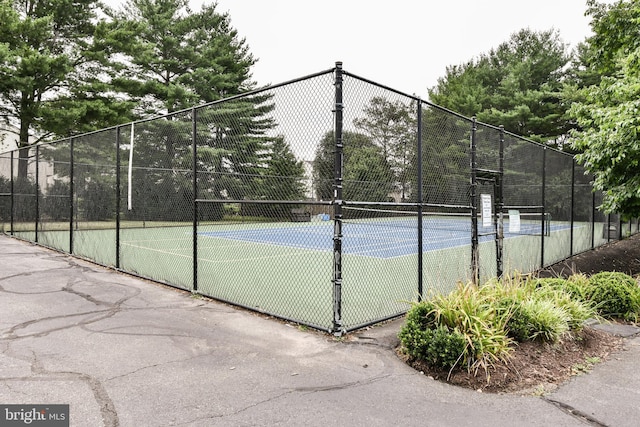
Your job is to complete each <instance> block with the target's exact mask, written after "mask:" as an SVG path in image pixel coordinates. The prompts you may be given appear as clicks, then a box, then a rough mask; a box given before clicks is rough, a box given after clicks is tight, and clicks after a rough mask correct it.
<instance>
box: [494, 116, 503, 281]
mask: <svg viewBox="0 0 640 427" xmlns="http://www.w3.org/2000/svg"><path fill="white" fill-rule="evenodd" d="M499 150H500V152H499V154H498V176H497V177H496V180H497V181H496V192H497V193H498V194H496V199H497V203H496V211H497V212H496V213H495V219H494V222H495V226H496V275H497V276H498V277H499V278H500V277H502V273H503V272H504V260H503V257H504V219H503V215H504V212H503V210H504V192H503V191H502V187H503V185H504V179H503V178H504V126H503V125H500V146H499Z"/></svg>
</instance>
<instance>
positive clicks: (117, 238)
mask: <svg viewBox="0 0 640 427" xmlns="http://www.w3.org/2000/svg"><path fill="white" fill-rule="evenodd" d="M120 129H121V128H120V126H118V127H117V128H116V268H120V197H121V193H120V161H121V160H120Z"/></svg>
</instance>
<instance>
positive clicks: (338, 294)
mask: <svg viewBox="0 0 640 427" xmlns="http://www.w3.org/2000/svg"><path fill="white" fill-rule="evenodd" d="M335 70H336V71H335V73H336V74H335V110H334V116H335V130H334V132H335V149H336V152H335V159H334V184H333V326H332V332H333V333H334V334H335V335H342V333H343V332H344V328H343V325H342V166H343V155H344V153H343V148H344V147H343V141H342V109H343V104H342V62H336V69H335Z"/></svg>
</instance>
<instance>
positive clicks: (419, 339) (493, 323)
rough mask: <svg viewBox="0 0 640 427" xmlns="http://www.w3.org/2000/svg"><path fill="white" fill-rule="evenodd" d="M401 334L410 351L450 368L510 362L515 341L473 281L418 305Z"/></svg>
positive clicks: (413, 308)
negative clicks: (513, 341)
mask: <svg viewBox="0 0 640 427" xmlns="http://www.w3.org/2000/svg"><path fill="white" fill-rule="evenodd" d="M399 337H400V341H401V343H402V346H403V348H404V349H405V351H406V353H407V354H409V355H410V356H412V357H415V358H418V359H421V360H424V361H426V362H428V363H430V364H432V365H434V366H436V367H440V368H447V369H451V368H454V367H456V366H459V367H466V368H467V369H468V370H477V369H479V368H481V367H483V368H485V369H486V368H488V367H489V366H491V365H492V364H493V363H495V362H498V361H506V360H507V359H508V355H509V352H510V344H511V340H510V339H509V337H507V335H506V333H505V332H504V325H503V324H502V323H501V322H500V318H499V317H498V316H496V311H495V309H494V306H493V304H492V303H491V301H489V300H487V299H486V298H485V297H484V296H483V295H482V294H481V293H480V292H479V291H478V288H477V287H476V286H474V285H471V284H467V285H462V284H461V285H460V286H458V288H457V289H456V290H454V291H453V292H451V293H450V294H448V295H439V296H436V297H434V298H432V299H431V300H429V301H424V302H420V303H416V304H414V305H413V307H412V308H411V310H409V313H408V314H407V320H406V323H405V325H404V326H403V327H402V329H401V331H400V334H399Z"/></svg>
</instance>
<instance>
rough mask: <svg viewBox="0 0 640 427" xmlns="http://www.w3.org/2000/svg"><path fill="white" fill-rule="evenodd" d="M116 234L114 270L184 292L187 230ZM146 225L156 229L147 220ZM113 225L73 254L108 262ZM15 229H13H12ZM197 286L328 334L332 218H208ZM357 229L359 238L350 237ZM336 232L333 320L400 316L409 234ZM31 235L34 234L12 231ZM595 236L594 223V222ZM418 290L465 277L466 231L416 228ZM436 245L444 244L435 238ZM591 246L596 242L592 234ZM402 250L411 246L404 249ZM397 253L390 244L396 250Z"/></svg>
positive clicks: (563, 236) (533, 263) (412, 256)
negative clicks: (338, 283)
mask: <svg viewBox="0 0 640 427" xmlns="http://www.w3.org/2000/svg"><path fill="white" fill-rule="evenodd" d="M127 225H128V226H130V227H131V228H122V229H121V230H120V248H119V265H118V267H119V269H120V270H122V271H125V272H129V273H133V274H136V275H140V276H143V277H147V278H149V279H152V280H155V281H160V282H164V283H167V284H170V285H172V286H176V287H179V288H182V289H185V290H188V291H193V290H194V275H193V271H194V262H193V251H194V242H193V236H194V233H193V230H192V227H191V226H190V225H189V224H179V225H175V226H171V227H167V226H164V227H161V226H157V225H161V224H146V225H147V226H145V227H144V228H143V227H132V225H134V224H127ZM149 225H156V226H149ZM110 226H112V227H115V224H114V223H101V224H100V226H97V225H96V224H93V225H92V226H87V224H85V227H81V228H80V229H78V230H74V232H73V254H74V255H77V256H81V257H84V258H88V259H91V260H93V261H96V262H98V263H100V264H103V265H106V266H110V267H116V263H117V249H116V230H115V228H109V227H110ZM64 227H65V225H62V224H58V225H57V226H53V225H47V224H43V225H42V227H41V229H40V230H39V232H38V242H39V243H40V244H43V245H45V246H49V247H52V248H55V249H59V250H61V251H64V252H69V242H70V233H69V229H68V227H69V224H66V229H64ZM17 229H18V230H19V227H17ZM5 232H6V229H5ZM197 232H198V234H197V241H196V243H197V292H198V293H200V294H203V295H206V296H210V297H213V298H216V299H219V300H222V301H227V302H230V303H233V304H236V305H240V306H244V307H247V308H251V309H253V310H257V311H260V312H265V313H269V314H272V315H275V316H277V317H281V318H285V319H291V320H294V321H297V322H300V323H303V324H307V325H310V326H313V327H317V328H320V329H323V330H330V329H331V328H332V325H333V316H334V311H333V308H334V307H333V292H334V285H333V281H332V279H333V275H334V273H333V268H334V253H333V222H326V223H306V224H302V225H301V224H296V223H277V224H222V223H221V224H209V225H202V226H199V227H198V230H197ZM358 233H360V234H358ZM402 233H403V232H400V231H398V230H393V231H392V232H390V233H389V234H393V237H391V236H389V235H387V234H385V233H384V232H376V234H374V235H372V236H368V234H370V233H369V232H366V233H363V232H362V231H360V230H350V229H348V228H346V229H345V233H344V239H343V245H344V247H343V256H342V259H341V265H342V288H341V289H342V295H341V297H342V306H341V314H342V325H343V327H345V328H346V329H353V328H356V327H358V326H360V325H365V324H368V323H372V322H375V321H378V320H380V319H384V318H388V317H393V316H395V315H399V314H402V313H404V312H405V311H406V310H407V309H408V308H409V303H410V302H411V301H415V300H417V297H418V282H419V280H418V274H419V269H418V253H417V238H415V237H414V241H413V242H412V241H411V239H410V238H409V237H408V236H407V235H403V234H402ZM569 233H570V227H568V226H559V227H557V228H556V229H555V231H552V232H551V234H550V235H549V236H546V237H545V264H548V263H551V262H555V261H559V260H562V259H564V258H566V257H568V256H569V255H570V254H569V253H568V251H569V249H570V248H569V245H568V241H569V235H570V234H569ZM14 235H16V236H17V237H19V238H22V239H25V240H34V239H35V232H34V231H29V230H25V231H17V230H16V231H14ZM596 236H602V224H596ZM424 240H425V242H424V243H423V261H422V264H423V271H422V279H423V291H424V295H429V294H432V293H446V292H448V291H450V290H451V289H452V288H453V287H454V286H455V285H456V283H457V282H459V281H463V282H464V281H467V280H469V278H470V276H471V267H470V266H471V249H470V243H469V241H470V237H469V236H467V235H460V234H455V233H450V232H449V234H446V233H445V232H442V231H441V232H437V233H430V232H425V234H424ZM443 242H444V243H443ZM590 243H591V226H590V224H574V248H573V249H574V253H577V252H581V251H584V250H587V249H589V248H590ZM596 244H601V241H600V240H599V239H596ZM405 246H412V249H411V250H407V249H405ZM400 247H401V248H402V249H399V248H400ZM540 247H541V237H540V236H524V235H523V236H513V237H511V238H507V239H505V242H504V266H505V270H507V271H512V272H513V271H520V272H529V271H533V270H535V269H537V268H538V267H539V266H540V263H541V260H540ZM479 253H480V271H481V279H482V280H487V279H489V278H491V277H493V276H495V273H496V261H495V259H496V251H495V241H494V240H492V238H488V239H485V240H484V241H482V242H481V243H480V247H479Z"/></svg>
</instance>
